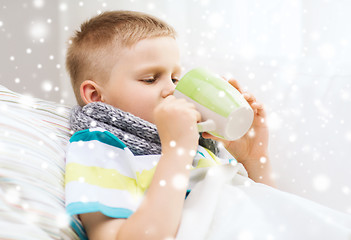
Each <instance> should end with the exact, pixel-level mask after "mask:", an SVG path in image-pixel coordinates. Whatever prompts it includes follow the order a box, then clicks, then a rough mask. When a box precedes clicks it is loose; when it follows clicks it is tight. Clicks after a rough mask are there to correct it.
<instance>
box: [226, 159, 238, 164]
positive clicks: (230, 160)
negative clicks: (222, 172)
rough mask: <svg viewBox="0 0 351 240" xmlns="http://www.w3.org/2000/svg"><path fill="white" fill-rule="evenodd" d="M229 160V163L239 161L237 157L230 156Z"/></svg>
mask: <svg viewBox="0 0 351 240" xmlns="http://www.w3.org/2000/svg"><path fill="white" fill-rule="evenodd" d="M228 161H229V163H232V161H235V162H238V161H237V160H236V159H235V158H229V159H228Z"/></svg>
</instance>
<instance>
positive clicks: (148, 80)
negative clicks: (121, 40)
mask: <svg viewBox="0 0 351 240" xmlns="http://www.w3.org/2000/svg"><path fill="white" fill-rule="evenodd" d="M180 74H181V68H180V57H179V49H178V45H177V43H176V40H175V39H173V38H171V37H157V38H149V39H144V40H141V41H139V42H138V43H136V44H135V45H134V46H133V47H131V48H124V49H123V50H122V51H121V52H120V53H119V55H118V59H117V62H116V63H115V65H114V67H113V68H112V71H111V75H110V79H109V81H108V82H107V83H106V84H105V85H104V86H103V89H102V96H103V101H104V102H105V103H108V104H110V105H113V106H115V107H117V108H119V109H121V110H123V111H126V112H130V113H132V114H134V115H135V116H138V117H140V118H142V119H144V120H146V121H149V122H152V123H153V122H154V121H153V110H154V109H155V107H156V106H157V105H158V104H159V103H160V102H161V101H163V100H164V98H165V97H167V96H169V95H171V94H173V91H174V89H175V86H176V84H177V82H178V80H179V78H180Z"/></svg>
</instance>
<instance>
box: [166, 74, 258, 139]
mask: <svg viewBox="0 0 351 240" xmlns="http://www.w3.org/2000/svg"><path fill="white" fill-rule="evenodd" d="M173 95H174V96H175V97H177V98H185V99H186V100H188V101H190V102H193V103H194V104H195V105H196V109H197V110H198V111H199V112H200V113H201V117H202V120H203V122H200V123H198V129H199V132H209V133H210V134H212V135H214V136H217V137H220V138H223V139H227V140H236V139H239V138H241V137H242V136H243V135H244V134H245V133H246V132H247V131H248V130H249V128H250V127H251V124H252V121H253V118H254V113H253V110H252V108H251V107H250V105H249V104H248V102H247V101H246V100H245V98H244V97H243V96H242V95H241V93H240V92H239V91H238V90H237V89H236V88H234V87H233V86H232V85H231V84H230V83H228V82H227V81H226V80H224V79H222V78H221V77H219V76H217V75H216V74H214V73H211V72H210V71H208V70H206V69H203V68H195V69H192V70H190V71H189V72H187V73H186V74H185V75H184V76H183V77H182V78H181V80H180V81H179V82H178V84H177V87H176V89H175V91H174V94H173Z"/></svg>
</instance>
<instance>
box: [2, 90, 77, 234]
mask: <svg viewBox="0 0 351 240" xmlns="http://www.w3.org/2000/svg"><path fill="white" fill-rule="evenodd" d="M69 110H70V108H69V107H66V106H63V105H60V104H56V103H53V102H48V101H43V100H40V99H33V98H29V97H25V96H24V95H21V94H17V93H14V92H12V91H10V90H8V89H7V88H5V87H3V86H1V85H0V239H33V240H34V239H35V240H37V239H79V238H78V236H77V234H76V233H75V232H74V231H73V229H72V228H71V226H70V225H71V221H74V222H75V221H76V220H75V219H73V220H72V219H70V218H69V217H68V216H67V215H66V211H65V204H64V168H65V149H66V144H67V142H68V140H69V138H70V136H71V133H70V130H69V127H68V114H69Z"/></svg>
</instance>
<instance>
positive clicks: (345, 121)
mask: <svg viewBox="0 0 351 240" xmlns="http://www.w3.org/2000/svg"><path fill="white" fill-rule="evenodd" d="M117 9H128V10H138V11H144V12H148V13H151V14H153V15H155V16H158V17H160V18H162V19H164V20H166V21H167V22H168V23H170V24H171V25H173V26H174V27H175V29H176V30H177V32H178V36H179V37H178V41H179V45H180V48H181V54H182V66H183V69H184V72H185V71H187V70H189V69H190V68H193V67H197V66H203V67H208V68H210V69H212V70H213V71H215V72H217V73H218V74H221V75H225V76H232V77H234V78H236V79H238V80H239V81H240V83H241V85H242V86H244V87H245V88H246V89H247V90H248V91H250V92H252V93H254V94H255V96H256V97H257V99H258V100H260V101H261V102H263V103H264V104H265V106H266V109H267V112H268V121H269V125H270V129H271V131H270V153H271V161H272V164H273V168H274V175H275V177H276V181H277V184H278V187H279V188H280V189H282V190H284V191H288V192H292V193H295V194H297V195H300V196H303V197H306V198H309V199H312V200H313V201H316V202H319V203H322V204H324V205H327V206H329V207H332V208H334V209H338V210H340V211H343V212H346V213H350V214H351V157H350V156H351V107H350V103H351V87H350V85H351V28H350V23H351V15H350V12H351V1H348V0H266V1H259V0H246V1H244V0H232V1H229V0H228V1H225V0H216V1H214V0H212V1H211V0H149V1H142V0H130V1H118V0H106V1H99V0H89V1H88V0H85V1H84V0H82V1H74V0H70V1H68V0H66V1H64V0H50V1H48V0H46V1H45V0H33V1H31V0H28V1H21V0H16V1H12V0H0V44H1V45H0V53H1V54H0V83H1V84H2V85H4V86H6V87H8V88H9V89H11V90H13V91H16V92H19V93H23V94H27V95H31V96H34V97H38V98H43V99H48V100H52V101H55V102H60V103H63V104H66V105H69V106H72V105H74V104H75V99H74V97H73V92H72V91H71V89H70V82H69V78H68V77H67V74H66V72H65V63H64V58H65V48H66V42H67V40H68V38H69V36H70V35H71V34H72V33H73V32H74V30H75V29H78V28H79V25H80V23H81V22H82V21H84V20H86V19H88V18H89V17H91V16H93V15H95V14H97V13H99V12H101V11H105V10H117Z"/></svg>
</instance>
